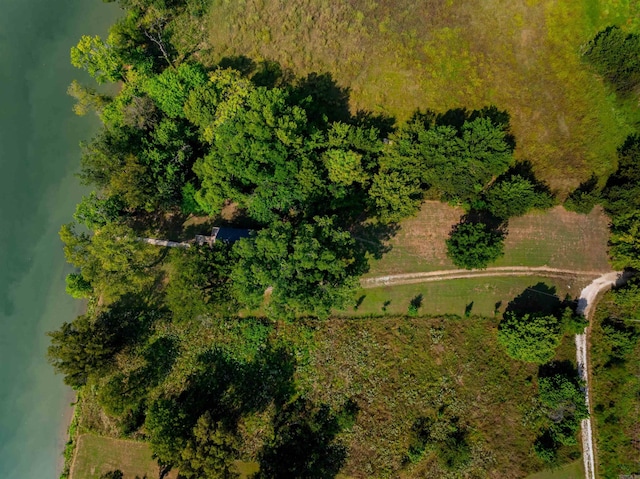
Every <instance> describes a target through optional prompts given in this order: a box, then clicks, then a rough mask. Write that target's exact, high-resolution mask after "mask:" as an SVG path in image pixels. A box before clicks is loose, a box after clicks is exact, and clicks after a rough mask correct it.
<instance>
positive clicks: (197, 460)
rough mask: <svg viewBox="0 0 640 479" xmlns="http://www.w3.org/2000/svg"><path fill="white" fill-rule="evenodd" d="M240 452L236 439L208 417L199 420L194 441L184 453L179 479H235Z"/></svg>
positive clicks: (194, 433) (190, 442) (194, 431)
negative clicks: (235, 469) (182, 477)
mask: <svg viewBox="0 0 640 479" xmlns="http://www.w3.org/2000/svg"><path fill="white" fill-rule="evenodd" d="M237 457H238V448H237V444H236V440H235V438H234V437H233V435H232V434H231V433H230V432H229V431H227V430H226V429H225V428H224V426H223V425H222V423H220V422H214V421H213V420H212V419H211V415H210V414H209V413H205V414H204V415H203V416H201V417H200V419H198V422H197V424H196V426H195V427H194V428H193V437H192V438H191V439H189V441H188V442H187V446H186V447H185V448H184V450H183V451H182V461H181V462H180V475H181V476H184V477H187V478H196V479H199V478H207V479H233V478H236V477H239V474H237V473H236V472H235V471H234V468H235V466H234V463H233V462H234V460H235V459H236V458H237Z"/></svg>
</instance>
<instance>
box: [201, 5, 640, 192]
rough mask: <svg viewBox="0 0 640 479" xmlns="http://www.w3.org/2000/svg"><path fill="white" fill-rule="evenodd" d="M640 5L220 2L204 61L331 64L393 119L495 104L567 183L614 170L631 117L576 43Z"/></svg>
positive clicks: (314, 68)
mask: <svg viewBox="0 0 640 479" xmlns="http://www.w3.org/2000/svg"><path fill="white" fill-rule="evenodd" d="M639 13H640V6H639V5H638V4H637V2H629V1H617V0H605V1H602V2H597V3H596V2H583V1H578V0H570V1H565V2H541V1H538V0H529V1H525V0H519V1H509V0H490V1H485V0H483V1H480V0H473V1H466V2H461V1H455V0H437V1H431V2H426V1H419V2H415V1H412V0H394V1H391V0H352V1H350V2H341V3H339V4H337V3H336V2H330V1H328V0H245V1H242V2H228V1H223V0H217V1H215V2H213V5H212V7H211V10H210V15H209V25H208V32H209V38H208V45H207V46H208V48H209V54H208V56H209V58H207V59H206V60H207V61H209V62H212V63H213V62H217V61H219V60H220V59H222V58H224V57H237V56H246V57H249V58H250V59H252V60H253V61H256V62H260V61H264V60H270V61H275V62H278V63H279V64H280V65H282V67H283V68H284V69H286V70H290V71H293V72H294V73H295V74H297V75H305V74H308V73H310V72H329V73H331V74H332V75H333V77H334V79H335V80H336V81H337V82H338V84H339V85H341V86H344V87H348V88H349V89H350V98H351V108H352V110H354V111H355V110H359V109H365V110H370V111H374V112H377V113H383V114H386V115H391V116H394V117H396V118H397V119H399V120H404V119H406V118H408V117H409V115H410V114H411V113H412V112H413V111H415V110H416V109H418V108H422V109H425V108H429V109H434V110H438V111H446V110H448V109H451V108H458V107H466V108H478V107H482V106H484V105H487V104H494V105H496V106H498V107H499V108H501V109H505V110H507V111H508V112H509V113H510V114H511V118H512V127H513V132H514V134H515V137H516V139H517V141H518V147H517V151H516V154H517V156H518V157H519V158H521V159H528V160H530V161H531V162H532V163H533V164H534V165H535V168H536V172H537V173H538V174H539V176H540V177H541V178H543V179H544V180H546V181H548V182H549V183H550V184H551V185H552V187H553V188H554V189H559V190H560V191H561V192H562V193H566V192H568V191H570V190H571V189H573V188H575V187H576V186H577V185H578V183H579V182H580V181H583V180H585V179H587V178H588V177H589V175H590V174H591V173H592V172H595V173H596V174H598V175H599V176H601V177H602V176H604V175H606V174H608V173H610V172H611V171H613V169H614V167H615V149H616V148H617V146H618V145H619V144H620V143H621V141H622V140H623V139H624V137H625V136H626V134H627V133H628V132H629V131H630V128H631V125H630V121H632V120H629V119H627V117H626V116H625V115H622V114H620V111H618V105H617V104H616V103H615V100H614V98H613V97H612V96H611V95H610V94H609V92H608V91H607V89H606V87H605V86H604V85H603V84H602V82H601V81H600V79H598V78H597V77H596V76H595V75H593V74H592V73H591V72H590V71H589V70H588V68H587V67H586V65H584V64H583V63H582V61H581V59H580V48H581V45H583V44H584V43H585V42H587V41H588V40H589V39H590V38H591V37H592V36H593V35H594V34H595V33H596V32H597V31H599V30H600V29H602V28H604V27H605V26H607V25H609V24H611V23H619V24H623V25H624V26H625V27H626V28H628V29H637V28H639V25H638V24H639V23H640V22H639V21H638V20H637V18H639V17H640V15H638V14H639Z"/></svg>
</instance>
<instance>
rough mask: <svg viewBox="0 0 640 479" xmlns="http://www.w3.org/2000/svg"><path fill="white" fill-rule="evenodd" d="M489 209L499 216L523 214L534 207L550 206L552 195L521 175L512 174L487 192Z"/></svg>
mask: <svg viewBox="0 0 640 479" xmlns="http://www.w3.org/2000/svg"><path fill="white" fill-rule="evenodd" d="M486 201H487V209H488V210H489V211H490V212H491V214H493V215H494V216H496V217H498V218H503V219H507V218H511V217H513V216H522V215H524V214H525V213H527V212H528V211H530V210H532V209H534V208H540V209H543V208H549V207H550V206H551V205H552V204H553V198H552V196H551V195H550V194H549V193H548V192H546V191H539V190H538V188H537V185H536V184H534V183H533V182H532V181H531V180H529V179H527V178H523V177H522V176H520V175H511V176H509V177H507V178H504V179H501V180H500V181H498V182H496V183H494V184H493V185H491V188H489V191H487V194H486Z"/></svg>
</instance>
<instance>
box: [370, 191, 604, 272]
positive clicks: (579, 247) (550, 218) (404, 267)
mask: <svg viewBox="0 0 640 479" xmlns="http://www.w3.org/2000/svg"><path fill="white" fill-rule="evenodd" d="M462 214H463V211H462V209H461V208H454V207H452V206H450V205H447V204H444V203H439V202H436V201H426V202H425V203H424V204H423V206H422V208H421V210H420V211H419V212H418V214H417V215H416V216H415V217H413V218H408V219H406V220H404V221H403V222H402V223H401V224H400V229H399V231H398V233H397V234H396V236H395V237H394V238H393V239H392V240H391V241H390V242H389V246H390V247H391V250H390V251H389V252H388V253H386V254H385V255H384V256H383V258H382V259H380V260H378V261H373V262H372V264H371V271H370V272H369V273H368V274H367V275H366V276H365V277H375V276H383V275H389V274H400V273H417V272H427V271H438V270H448V269H456V267H455V266H454V265H453V263H452V262H451V260H449V258H447V251H446V245H445V240H446V239H447V238H448V237H449V233H450V231H451V228H452V227H453V226H454V225H455V224H456V223H458V221H459V220H460V217H461V216H462ZM607 225H608V219H607V217H606V215H605V214H604V213H603V212H602V209H601V208H599V207H598V208H595V209H594V210H593V211H592V212H591V213H590V214H589V215H580V214H577V213H572V212H569V211H566V210H565V209H564V208H562V207H560V206H558V207H556V208H553V209H552V210H550V211H547V212H534V213H530V214H527V215H525V216H523V217H520V218H512V219H511V220H510V221H509V234H508V236H507V240H506V242H505V255H504V257H503V258H500V259H499V260H498V261H496V262H495V263H494V264H491V265H489V267H491V266H548V267H551V268H560V269H572V270H578V271H609V270H610V269H611V268H610V266H609V264H608V259H607V240H608V235H609V232H608V226H607Z"/></svg>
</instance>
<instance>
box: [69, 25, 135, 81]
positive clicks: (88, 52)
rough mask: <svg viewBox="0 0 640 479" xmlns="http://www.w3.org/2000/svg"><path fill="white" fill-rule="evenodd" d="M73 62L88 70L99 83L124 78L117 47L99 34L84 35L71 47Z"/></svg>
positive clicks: (76, 65) (75, 65) (74, 64)
mask: <svg viewBox="0 0 640 479" xmlns="http://www.w3.org/2000/svg"><path fill="white" fill-rule="evenodd" d="M71 64H72V65H73V66H74V67H77V68H82V69H84V70H86V71H87V72H88V73H89V75H91V76H92V77H93V78H95V80H96V81H97V82H98V83H104V82H106V81H110V82H116V81H119V80H122V79H123V76H122V72H123V65H122V62H121V61H120V58H119V56H118V54H117V52H116V51H115V48H114V47H113V45H111V44H110V43H109V42H105V41H103V40H102V39H101V38H100V37H99V36H97V35H96V36H95V37H90V36H88V35H83V36H82V37H81V38H80V41H79V42H78V44H77V45H76V46H75V47H73V48H71Z"/></svg>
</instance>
